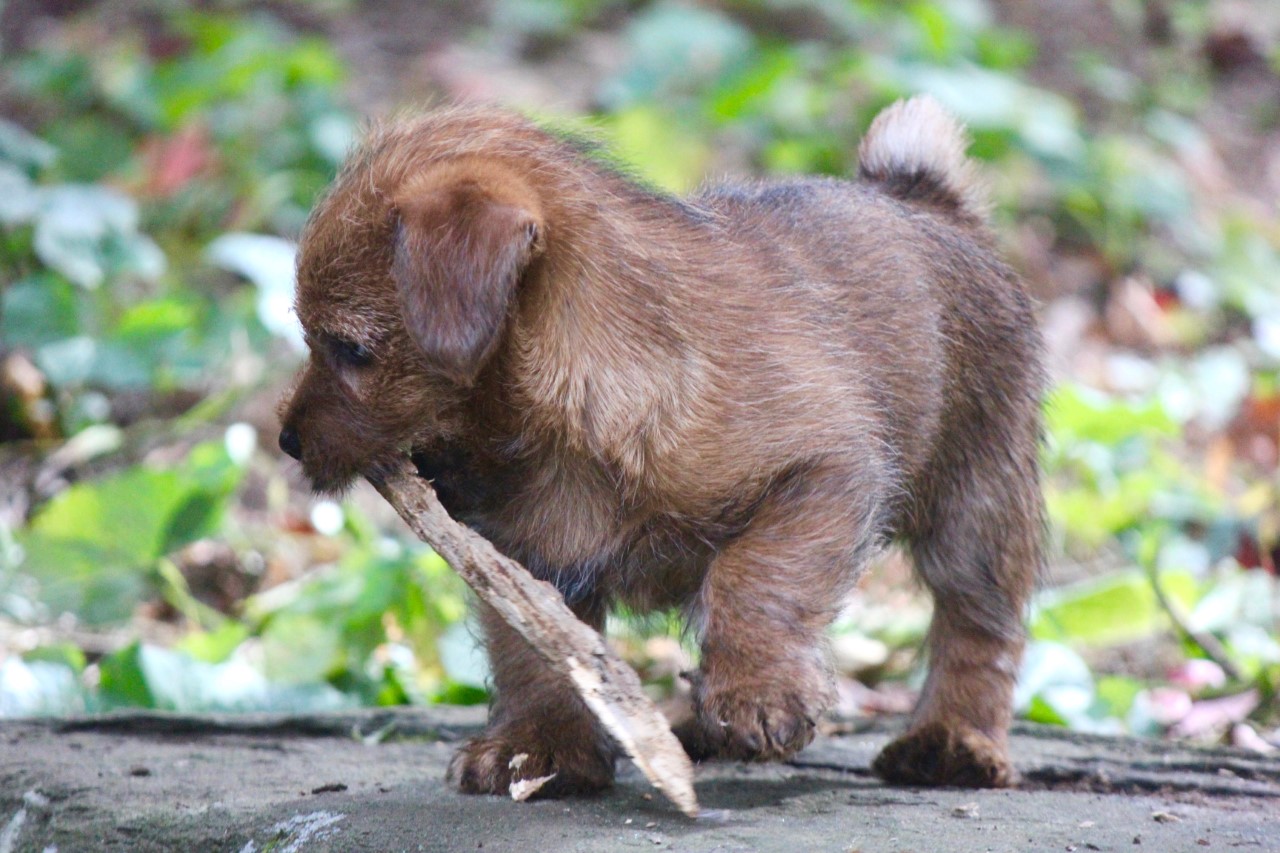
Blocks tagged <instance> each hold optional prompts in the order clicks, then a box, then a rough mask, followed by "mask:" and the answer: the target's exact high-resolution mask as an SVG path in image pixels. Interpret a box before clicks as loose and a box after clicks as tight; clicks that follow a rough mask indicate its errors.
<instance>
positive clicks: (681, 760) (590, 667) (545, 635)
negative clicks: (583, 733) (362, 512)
mask: <svg viewBox="0 0 1280 853" xmlns="http://www.w3.org/2000/svg"><path fill="white" fill-rule="evenodd" d="M370 482H371V483H373V486H374V488H376V489H377V490H378V492H379V493H380V494H381V495H382V496H383V497H384V498H386V500H387V502H388V503H390V504H391V505H392V506H393V507H395V510H396V512H398V513H399V514H400V517H401V518H403V519H404V521H405V523H406V524H408V525H409V527H410V528H411V529H412V530H413V532H414V533H415V534H417V536H418V538H419V539H421V540H422V541H424V542H426V543H427V544H428V545H430V546H431V547H432V548H434V549H435V550H436V553H438V554H439V555H440V556H441V557H443V558H444V559H445V561H446V562H448V563H449V565H450V566H452V567H453V570H454V571H456V572H457V573H458V574H459V575H461V576H462V579H463V580H464V581H466V582H467V585H468V586H470V587H471V589H472V590H473V591H474V592H475V594H476V595H478V596H479V597H480V598H481V600H483V601H484V602H485V603H486V604H488V605H489V606H490V607H492V608H493V609H494V610H496V611H497V612H498V615H500V616H501V617H502V618H503V619H504V620H506V622H507V623H508V624H509V625H510V626H511V627H512V628H514V629H515V630H516V631H517V632H518V633H519V634H520V636H522V637H524V639H525V641H526V642H528V643H529V645H530V646H532V647H533V650H534V651H535V652H537V654H538V656H539V657H540V658H542V660H543V661H545V662H546V664H547V665H548V666H549V667H551V669H552V670H554V671H555V672H557V673H559V674H560V675H562V676H563V677H565V678H567V679H569V681H570V682H571V683H572V684H573V686H574V688H575V689H576V690H577V691H578V695H580V696H581V697H582V700H583V701H584V702H586V704H587V707H588V708H590V709H591V712H592V713H593V714H595V715H596V717H597V718H598V719H599V720H600V722H601V724H603V725H604V727H605V729H606V730H607V731H608V732H609V734H611V735H612V736H613V737H614V739H615V740H617V742H618V744H619V745H620V746H621V747H622V748H623V750H625V751H626V753H627V755H629V756H630V757H631V759H632V760H633V761H634V762H635V763H636V765H637V766H639V768H640V769H641V771H643V772H644V775H645V776H646V777H647V778H648V779H649V781H650V782H651V783H652V784H653V786H654V787H655V788H657V789H658V790H659V791H661V792H662V793H663V794H664V795H665V796H666V797H667V798H668V799H669V800H671V802H673V803H675V805H676V806H677V807H678V808H679V809H680V811H682V812H684V813H685V814H687V815H689V816H690V817H696V816H697V815H698V800H697V797H696V796H695V794H694V791H693V765H692V763H691V762H690V761H689V757H688V755H686V754H685V751H684V749H683V748H682V747H681V746H680V741H678V740H677V739H676V737H675V735H673V734H672V733H671V727H670V725H669V724H668V722H667V720H666V718H665V717H663V715H662V713H661V712H660V711H659V710H658V709H657V708H656V707H655V706H654V704H653V702H652V701H650V699H649V697H648V696H646V695H645V694H644V691H643V690H642V689H641V686H640V679H639V677H638V676H637V675H636V673H635V670H633V669H632V668H631V667H629V666H628V665H627V664H626V663H624V662H623V661H622V660H620V659H619V658H618V656H617V655H615V654H614V653H613V652H612V651H611V650H610V649H609V646H608V644H607V643H606V642H605V639H604V637H603V636H601V635H600V633H599V632H597V631H595V630H594V629H592V628H591V627H589V626H587V625H585V624H583V623H582V622H581V621H579V619H578V618H577V617H576V616H574V615H573V612H572V611H571V610H569V608H568V606H567V605H566V604H565V603H564V599H563V598H562V597H561V595H560V593H559V592H558V591H557V590H556V589H555V587H553V586H552V585H551V584H549V583H546V582H545V581H540V580H537V579H535V578H534V577H533V575H531V574H529V571H528V570H527V569H525V568H524V566H522V565H520V564H519V563H517V562H516V561H515V560H512V559H510V558H508V557H505V556H503V555H502V554H500V553H498V551H497V549H495V548H494V547H493V545H491V544H490V543H489V541H488V540H486V539H485V538H484V537H482V536H480V535H479V534H478V533H476V532H474V531H473V530H471V529H469V528H467V527H464V526H463V525H461V524H459V523H458V522H456V521H454V520H453V519H452V518H450V517H449V514H448V513H447V512H445V509H444V507H443V506H441V505H440V501H439V499H437V498H436V494H435V490H434V489H432V488H431V485H430V483H428V482H427V481H426V480H424V479H422V478H421V477H419V476H418V474H417V471H416V470H415V469H414V467H413V465H412V464H411V463H410V462H409V460H407V459H406V460H405V461H404V463H403V465H402V466H401V468H400V470H398V471H396V472H395V473H393V474H390V475H388V476H386V477H384V478H381V479H372V478H371V479H370Z"/></svg>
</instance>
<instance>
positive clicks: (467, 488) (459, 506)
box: [409, 447, 486, 520]
mask: <svg viewBox="0 0 1280 853" xmlns="http://www.w3.org/2000/svg"><path fill="white" fill-rule="evenodd" d="M409 458H410V460H412V462H413V464H414V467H415V468H417V469H418V476H419V477H422V478H423V479H424V480H430V481H431V485H432V487H433V488H434V489H435V492H436V497H438V498H439V499H440V503H441V504H442V505H443V506H444V508H445V510H447V511H448V513H449V514H450V515H451V516H453V517H454V518H457V519H459V520H464V519H467V518H470V517H471V516H472V515H473V514H474V513H475V512H477V511H479V510H480V509H482V508H483V504H484V499H485V492H486V489H485V484H484V483H483V482H482V480H481V477H480V475H479V472H478V470H477V466H476V464H475V460H474V458H473V457H472V455H471V454H470V453H468V452H467V451H465V450H462V449H460V448H457V447H431V448H428V447H415V448H413V449H412V450H411V451H410V452H409Z"/></svg>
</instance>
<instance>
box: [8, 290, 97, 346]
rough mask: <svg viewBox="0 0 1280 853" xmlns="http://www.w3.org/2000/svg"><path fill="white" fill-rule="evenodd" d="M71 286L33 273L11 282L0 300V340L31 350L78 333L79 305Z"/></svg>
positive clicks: (79, 324)
mask: <svg viewBox="0 0 1280 853" xmlns="http://www.w3.org/2000/svg"><path fill="white" fill-rule="evenodd" d="M77 297H78V294H77V292H76V289H75V287H74V285H72V284H71V283H69V282H68V281H66V280H65V279H63V278H60V277H59V276H56V275H52V274H49V273H37V274H36V275H33V276H31V277H30V278H26V279H23V280H21V281H18V282H15V283H13V284H12V285H10V286H9V287H8V288H6V289H5V291H4V293H3V295H2V296H0V339H3V340H4V341H5V342H6V343H8V344H10V345H11V346H15V347H30V348H32V349H35V348H38V347H41V346H43V345H44V344H48V343H52V342H54V341H59V340H63V339H66V338H71V337H74V336H75V335H77V334H79V333H80V328H81V319H80V312H81V305H80V302H79V299H78V298H77Z"/></svg>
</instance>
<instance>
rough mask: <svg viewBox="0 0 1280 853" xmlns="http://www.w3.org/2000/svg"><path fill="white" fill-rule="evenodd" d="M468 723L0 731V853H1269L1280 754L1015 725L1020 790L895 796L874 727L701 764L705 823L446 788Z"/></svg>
mask: <svg viewBox="0 0 1280 853" xmlns="http://www.w3.org/2000/svg"><path fill="white" fill-rule="evenodd" d="M481 721H482V712H481V711H480V710H479V709H450V708H441V709H427V710H420V709H401V710H396V711H390V712H373V711H371V712H360V713H352V714H337V715H324V716H308V717H283V716H235V717H232V716H225V717H224V716H199V717H189V716H166V715H163V714H129V715H117V716H109V717H98V718H85V719H75V720H43V721H13V720H10V721H4V722H0V853H13V851H28V850H31V851H45V850H48V849H49V848H51V847H54V848H56V849H57V850H59V851H62V853H72V851H82V850H84V851H93V850H129V851H135V850H137V851H151V850H156V851H160V850H164V851H170V850H179V851H205V850H225V851H233V852H234V853H242V851H243V852H244V853H247V851H275V853H285V852H286V851H290V852H291V853H292V851H329V850H335V851H336V850H376V851H383V850H386V851H399V850H406V851H419V850H485V851H508V850H512V851H516V850H518V851H596V850H629V849H637V850H682V851H713V850H724V851H730V850H743V851H780V853H781V851H785V852H786V853H793V851H810V850H813V851H828V850H829V851H865V853H872V852H873V851H918V852H919V853H931V851H969V850H973V851H1029V850H1057V851H1072V850H1077V851H1092V850H1113V851H1114V850H1126V851H1161V853H1165V851H1201V850H1205V849H1209V850H1213V849H1218V850H1235V849H1241V850H1272V851H1280V757H1277V756H1271V757H1266V756H1258V755H1254V754H1250V753H1245V752H1241V751H1238V750H1229V749H1212V750H1203V749H1194V748H1189V747H1184V746H1179V745H1171V744H1166V743H1157V742H1152V741H1143V740H1135V739H1112V738H1099V737H1089V736H1081V735H1072V734H1069V733H1064V732H1061V731H1058V730H1052V729H1043V728H1034V727H1020V728H1019V729H1018V730H1017V731H1016V733H1015V735H1014V742H1013V752H1014V758H1015V762H1016V764H1017V765H1018V767H1019V769H1020V770H1021V771H1022V773H1023V776H1024V781H1023V784H1022V786H1021V787H1019V788H1017V789H1014V790H1006V791H965V790H928V789H907V788H890V787H888V786H886V785H884V784H882V783H881V782H880V781H879V780H877V779H876V778H874V777H873V776H871V775H870V772H869V770H868V766H869V764H870V761H871V759H872V757H873V756H874V755H875V754H876V751H877V750H878V749H879V748H880V747H881V746H883V745H884V744H885V743H886V742H887V741H888V739H889V738H890V737H891V736H892V735H893V733H894V731H895V730H896V727H895V726H894V725H893V724H887V723H880V724H876V725H873V726H870V727H868V728H865V729H863V730H860V731H856V732H853V733H849V734H841V735H829V736H825V737H822V738H819V739H818V741H817V742H815V743H814V744H813V745H812V746H811V747H810V748H809V749H807V750H805V751H804V752H803V753H801V754H800V755H799V756H798V757H797V758H796V759H795V760H794V761H792V762H790V763H788V764H780V765H741V764H705V765H702V766H701V767H700V768H699V770H698V782H697V790H698V796H699V798H700V800H701V802H702V805H703V808H704V810H705V811H706V815H705V816H704V817H702V818H700V819H698V820H696V821H694V820H689V819H687V818H685V817H683V816H682V815H680V814H679V812H677V811H676V810H675V808H674V807H672V806H671V805H670V804H669V803H667V802H666V801H665V800H664V799H663V797H662V796H661V795H660V794H658V793H656V792H653V791H652V790H651V789H650V788H649V787H648V784H647V783H646V782H645V781H644V779H643V777H642V776H641V775H640V774H639V772H638V771H636V769H635V768H634V767H633V766H631V765H630V764H629V763H625V762H623V763H620V765H619V770H620V773H619V781H618V785H617V786H616V787H615V788H614V789H613V790H612V791H611V792H609V793H608V794H606V795H604V796H600V797H595V798H590V799H576V800H563V801H542V802H527V803H516V802H513V801H511V800H509V799H505V798H499V797H468V796H463V795H460V794H458V793H456V792H455V791H453V790H451V789H450V788H448V787H447V786H446V785H445V784H444V782H443V776H444V769H445V766H446V764H447V763H448V760H449V756H450V755H451V753H452V751H453V748H454V745H455V743H456V741H457V740H459V739H460V738H462V737H465V736H467V735H469V734H471V733H473V732H474V731H476V730H477V729H478V728H479V725H480V723H481Z"/></svg>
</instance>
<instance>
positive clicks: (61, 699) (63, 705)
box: [0, 656, 85, 718]
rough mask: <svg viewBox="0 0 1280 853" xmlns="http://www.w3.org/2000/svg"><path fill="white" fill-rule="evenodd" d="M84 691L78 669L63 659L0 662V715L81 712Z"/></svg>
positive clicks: (31, 715)
mask: <svg viewBox="0 0 1280 853" xmlns="http://www.w3.org/2000/svg"><path fill="white" fill-rule="evenodd" d="M84 711H85V693H84V689H83V688H82V687H81V686H80V679H79V676H78V675H77V674H76V672H75V670H73V669H72V668H71V667H69V666H67V665H66V664H63V663H52V662H49V661H42V660H35V661H30V662H28V661H24V660H22V659H21V658H18V657H13V656H10V657H8V658H6V659H5V660H4V661H3V662H0V718H4V717H35V716H53V715H68V714H82V713H84Z"/></svg>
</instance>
